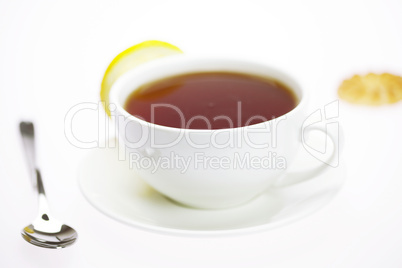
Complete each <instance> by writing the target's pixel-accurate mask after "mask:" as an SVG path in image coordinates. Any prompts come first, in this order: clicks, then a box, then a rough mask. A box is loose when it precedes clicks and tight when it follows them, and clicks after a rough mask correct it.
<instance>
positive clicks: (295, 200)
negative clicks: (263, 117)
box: [79, 148, 346, 236]
mask: <svg viewBox="0 0 402 268" xmlns="http://www.w3.org/2000/svg"><path fill="white" fill-rule="evenodd" d="M117 156H118V150H117V148H114V149H113V148H106V149H94V150H93V151H91V152H90V153H89V155H88V157H87V158H86V159H85V160H84V162H83V163H82V165H81V167H80V170H79V183H80V187H81V191H82V193H83V194H84V196H85V197H86V198H87V200H88V201H89V202H90V203H91V204H92V205H93V206H94V207H95V208H97V209H98V210H99V211H101V212H103V213H104V214H106V215H107V216H109V217H111V218H113V219H116V220H119V221H121V222H124V223H127V224H130V225H132V226H135V227H138V228H141V229H144V230H148V231H154V232H159V233H165V234H174V235H196V236H210V235H229V234H243V233H249V232H255V231H262V230H267V229H272V228H276V227H279V226H283V225H285V224H288V223H290V222H294V221H296V220H299V219H301V218H303V217H305V216H307V215H309V214H311V213H313V212H315V211H317V210H318V209H320V208H322V207H324V206H325V205H327V204H328V203H329V202H330V201H331V200H332V199H333V198H334V196H335V195H336V194H337V193H338V192H339V190H340V189H341V187H342V184H343V182H344V179H345V177H346V176H345V168H344V165H340V166H339V167H337V168H331V167H328V168H326V170H325V171H324V172H321V173H319V174H315V175H314V176H313V177H312V179H310V180H308V181H307V182H302V183H299V184H295V185H292V186H287V187H284V188H276V189H273V190H271V191H269V192H266V193H264V194H262V195H260V196H258V197H256V198H255V199H253V200H252V201H250V202H249V203H247V204H244V205H242V206H239V207H236V208H230V209H221V210H205V209H193V208H189V207H185V206H181V205H179V204H177V203H175V202H172V201H170V200H169V199H167V198H166V197H164V196H163V195H161V194H159V193H158V192H156V191H155V190H153V189H152V188H151V187H149V186H148V185H147V184H145V183H144V182H142V181H141V180H140V179H139V178H138V177H137V176H136V174H135V173H134V171H132V170H130V169H129V164H128V161H118V158H117ZM297 162H298V163H295V165H294V167H293V168H292V170H294V171H293V176H294V177H298V175H300V174H302V173H303V171H306V167H307V168H309V169H310V170H311V169H312V166H314V165H316V166H317V165H320V162H319V161H318V160H316V159H315V158H313V157H312V156H311V155H309V154H308V153H307V152H306V151H305V150H303V149H301V151H300V153H299V157H298V160H297ZM295 172H296V173H295ZM295 174H296V176H295ZM310 174H311V172H310ZM289 176H290V175H289ZM300 176H302V175H300ZM285 179H286V178H285Z"/></svg>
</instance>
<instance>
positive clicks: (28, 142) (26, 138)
mask: <svg viewBox="0 0 402 268" xmlns="http://www.w3.org/2000/svg"><path fill="white" fill-rule="evenodd" d="M20 132H21V137H22V141H23V143H24V148H25V153H26V156H27V161H28V166H29V171H30V173H31V177H32V182H33V184H34V186H36V188H37V190H38V194H39V209H40V210H41V211H46V212H47V211H48V210H49V209H48V204H47V200H46V195H45V188H44V187H43V182H42V176H41V174H40V171H39V168H38V167H37V164H36V156H35V130H34V125H33V123H32V122H21V123H20Z"/></svg>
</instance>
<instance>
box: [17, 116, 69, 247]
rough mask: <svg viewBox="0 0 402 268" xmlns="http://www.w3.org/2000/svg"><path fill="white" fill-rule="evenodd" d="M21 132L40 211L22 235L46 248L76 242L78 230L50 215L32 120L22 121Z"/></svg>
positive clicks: (23, 230) (30, 241) (36, 244)
mask: <svg viewBox="0 0 402 268" xmlns="http://www.w3.org/2000/svg"><path fill="white" fill-rule="evenodd" d="M20 132H21V136H22V140H23V143H24V147H25V151H26V155H27V159H28V165H29V168H30V172H31V173H32V181H33V183H34V185H35V184H36V186H37V189H38V194H39V196H38V199H39V213H38V216H37V217H36V219H35V220H34V221H33V223H32V224H30V225H28V226H26V227H25V228H24V229H22V231H21V234H22V237H23V238H24V239H25V240H26V241H28V242H29V243H31V244H33V245H35V246H39V247H44V248H64V247H67V246H69V245H71V244H73V243H74V242H75V240H76V239H77V232H76V231H75V230H74V229H73V228H71V227H70V226H68V225H65V224H62V223H61V222H60V221H58V220H57V219H55V218H53V217H52V216H51V215H50V211H49V205H48V202H47V199H46V195H45V189H44V187H43V182H42V177H41V174H40V171H39V169H38V167H37V165H36V161H35V132H34V125H33V124H32V123H31V122H21V123H20Z"/></svg>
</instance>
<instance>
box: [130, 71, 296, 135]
mask: <svg viewBox="0 0 402 268" xmlns="http://www.w3.org/2000/svg"><path fill="white" fill-rule="evenodd" d="M133 90H134V91H133V93H131V95H130V96H129V97H128V98H127V101H126V103H125V109H126V110H127V112H129V113H130V114H131V115H134V116H136V117H139V118H141V119H143V120H145V121H147V122H151V123H155V124H158V125H162V126H168V127H175V128H187V129H222V128H234V127H242V126H247V125H254V124H257V123H261V122H264V121H268V120H271V119H273V118H276V117H279V116H281V115H283V114H285V113H287V112H289V111H291V110H292V109H293V108H295V106H296V97H295V96H294V95H293V93H292V91H291V90H290V89H288V88H287V87H286V86H284V85H282V84H281V83H279V82H276V81H273V80H270V79H268V78H262V77H257V76H252V75H247V74H241V73H228V72H205V73H191V74H183V75H178V76H173V77H169V78H165V79H162V80H158V81H155V82H151V83H149V84H146V85H143V86H141V87H140V88H138V89H134V88H133Z"/></svg>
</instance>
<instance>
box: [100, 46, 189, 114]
mask: <svg viewBox="0 0 402 268" xmlns="http://www.w3.org/2000/svg"><path fill="white" fill-rule="evenodd" d="M180 53H183V52H182V51H181V50H180V49H179V48H177V47H176V46H174V45H171V44H169V43H166V42H162V41H157V40H150V41H145V42H142V43H139V44H137V45H134V46H132V47H130V48H128V49H126V50H124V51H123V52H121V53H120V54H119V55H117V56H116V57H115V58H114V59H113V60H112V62H111V63H110V64H109V67H107V69H106V72H105V74H104V76H103V80H102V85H101V91H100V97H101V101H102V103H103V106H104V108H105V111H106V113H107V114H108V115H109V116H110V110H109V92H110V89H111V87H112V85H113V83H114V82H115V81H116V80H117V78H119V77H120V76H121V75H122V74H123V73H125V72H127V71H128V70H131V69H133V68H135V67H136V66H138V65H140V64H142V63H145V62H148V61H151V60H154V59H157V58H162V57H166V56H169V55H175V54H180Z"/></svg>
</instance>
